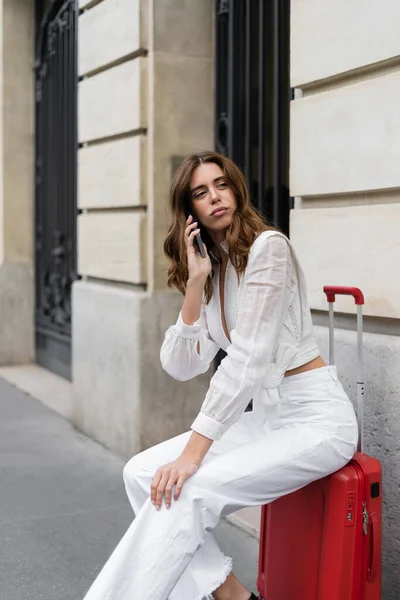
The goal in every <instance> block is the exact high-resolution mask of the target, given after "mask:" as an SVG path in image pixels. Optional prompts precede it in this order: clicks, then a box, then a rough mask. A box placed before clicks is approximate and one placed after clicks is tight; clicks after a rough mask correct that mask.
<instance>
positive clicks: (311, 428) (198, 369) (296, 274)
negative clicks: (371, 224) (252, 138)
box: [85, 152, 357, 600]
mask: <svg viewBox="0 0 400 600" xmlns="http://www.w3.org/2000/svg"><path fill="white" fill-rule="evenodd" d="M170 209H171V212H172V218H173V221H172V225H171V227H170V230H169V233H168V236H167V239H166V242H165V252H166V255H167V257H168V258H169V260H170V267H169V280H168V282H169V285H170V286H172V287H175V288H177V289H179V290H180V291H181V292H182V293H183V294H184V301H183V306H182V311H181V313H180V315H179V317H178V320H177V323H176V324H175V325H174V326H172V327H171V328H170V329H169V330H168V331H167V333H166V335H165V341H164V343H163V346H162V348H161V363H162V366H163V368H164V369H165V370H166V371H167V372H168V373H169V374H170V375H171V376H172V377H175V378H176V379H178V380H182V381H183V380H188V379H191V378H192V377H195V376H196V375H199V374H200V373H205V372H206V371H207V370H208V369H209V367H210V364H211V362H212V360H213V358H214V357H215V355H216V353H217V351H218V350H219V348H223V349H224V350H225V351H226V353H227V356H226V357H225V358H224V359H223V360H222V362H221V364H220V366H219V368H218V369H217V371H216V373H215V374H214V376H213V378H212V379H211V382H210V386H209V389H208V392H207V395H206V398H205V400H204V402H203V405H202V407H201V410H200V412H199V414H198V416H197V417H196V419H195V421H194V423H193V425H192V427H191V431H190V432H187V433H184V434H183V435H180V436H178V437H176V438H173V439H171V440H168V441H166V442H164V443H162V444H159V445H158V446H155V447H153V448H150V449H149V450H146V451H145V452H142V453H141V454H139V455H137V456H134V457H133V458H132V459H131V460H130V461H129V462H128V464H127V465H126V467H125V469H124V480H125V486H126V491H127V494H128V497H129V500H130V503H131V505H132V508H133V510H134V512H135V514H136V519H135V520H134V522H133V524H132V525H131V527H130V528H129V530H128V531H127V533H126V534H125V536H124V537H123V539H122V540H121V542H120V544H119V545H118V546H117V548H116V550H115V551H114V553H113V554H112V555H111V557H110V559H109V561H108V562H107V563H106V565H105V567H104V569H103V570H102V572H101V573H100V575H99V577H98V578H97V579H96V581H95V583H94V584H93V586H92V588H91V589H90V591H89V592H88V594H87V596H86V598H85V600H136V599H137V600H167V599H170V600H202V599H203V598H209V599H212V598H214V599H215V600H227V599H232V600H249V599H250V598H255V596H254V595H253V594H251V593H250V591H249V590H247V589H246V588H245V587H244V586H243V585H242V584H241V583H240V582H239V581H238V579H236V577H235V576H234V575H233V573H232V571H231V569H232V565H231V559H230V558H228V557H225V556H224V555H223V554H222V552H221V551H220V549H219V548H218V546H217V543H216V541H215V539H214V537H213V534H212V532H211V531H212V529H213V528H214V527H215V526H216V524H217V523H218V521H219V519H220V518H221V517H222V516H224V515H228V514H229V513H232V512H234V511H236V510H238V509H240V508H243V507H247V506H258V505H262V504H265V503H268V502H271V501H273V500H275V499H276V498H278V497H280V496H282V495H284V494H288V493H290V492H293V491H295V490H297V489H299V488H301V487H302V486H304V485H307V484H308V483H310V482H311V481H313V480H315V479H318V478H320V477H324V476H325V475H328V474H329V473H332V472H334V471H336V470H337V469H339V468H341V467H342V466H344V465H345V464H346V463H347V462H348V461H349V460H350V459H351V458H352V456H353V454H354V452H355V449H356V444H357V423H356V418H355V415H354V411H353V407H352V404H351V403H350V401H349V399H348V397H347V395H346V394H345V392H344V391H343V388H342V386H341V384H340V383H339V381H338V378H337V375H336V370H335V368H334V367H327V366H326V364H325V362H324V361H323V360H322V358H321V357H320V355H319V350H318V347H317V344H316V342H315V339H314V336H313V330H312V322H311V315H310V310H309V307H308V303H307V297H306V285H305V281H304V275H303V272H302V270H301V267H300V265H299V263H298V260H297V257H296V254H295V252H294V250H293V248H292V246H291V244H290V242H289V241H288V239H287V238H286V237H285V236H284V235H283V234H281V233H279V232H278V231H276V230H275V229H273V228H271V227H269V226H268V225H266V224H265V223H264V222H263V220H262V218H261V217H260V216H259V215H258V213H257V212H256V211H255V209H254V208H252V206H251V205H250V201H249V196H248V191H247V187H246V183H245V180H244V177H243V175H242V174H241V172H240V171H239V169H238V168H237V167H236V166H235V165H234V163H233V162H232V161H231V160H229V159H228V158H225V157H223V156H220V155H218V154H215V153H213V152H203V153H200V154H196V155H193V156H189V157H188V158H186V159H185V161H184V162H183V164H182V165H181V166H180V168H179V169H178V170H177V172H176V174H175V177H174V179H173V182H172V186H171V194H170ZM188 214H189V216H188ZM200 230H201V236H202V238H203V240H204V241H205V245H206V248H207V250H208V252H207V253H206V257H205V258H202V257H201V255H200V253H199V251H198V246H197V244H196V243H195V238H196V236H197V235H198V234H199V233H200ZM165 401H166V402H168V398H166V399H165ZM250 401H252V402H250Z"/></svg>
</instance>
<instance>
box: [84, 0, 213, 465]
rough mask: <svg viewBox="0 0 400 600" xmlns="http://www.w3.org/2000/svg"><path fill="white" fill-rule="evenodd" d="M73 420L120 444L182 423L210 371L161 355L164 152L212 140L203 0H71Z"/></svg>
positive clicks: (168, 305)
mask: <svg viewBox="0 0 400 600" xmlns="http://www.w3.org/2000/svg"><path fill="white" fill-rule="evenodd" d="M80 7H81V8H82V9H84V10H83V12H81V14H80V17H79V74H80V76H81V78H82V79H81V81H80V83H79V119H78V121H79V141H80V143H81V145H82V147H81V149H80V150H79V158H78V165H79V175H78V206H79V209H80V215H79V217H78V271H79V273H80V274H81V276H82V280H81V281H80V282H78V283H76V284H75V285H74V293H73V311H72V314H73V386H74V406H75V408H74V422H75V424H76V425H77V427H79V428H81V429H82V430H84V431H86V432H87V433H88V434H90V435H91V436H92V437H95V438H97V439H98V440H100V441H101V442H102V443H104V444H106V445H107V446H109V447H111V448H112V449H114V450H116V451H117V452H119V453H121V454H122V455H124V456H129V455H131V454H133V453H135V452H137V451H139V450H140V449H141V448H144V447H147V446H150V445H152V444H155V443H157V442H158V441H161V440H163V439H166V438H168V437H171V436H173V435H177V434H178V433H180V432H182V431H184V430H186V429H188V428H189V427H190V424H191V422H192V420H193V419H194V417H195V415H196V413H197V411H198V408H199V404H200V403H201V401H202V399H203V398H204V394H205V392H206V389H207V385H208V380H209V376H207V375H205V376H202V377H199V378H197V379H196V381H194V382H191V383H190V384H182V383H179V382H176V381H174V380H172V379H171V378H170V377H169V376H168V375H167V374H166V373H164V372H163V371H162V369H161V366H160V361H159V350H160V346H161V343H162V340H163V337H164V333H165V330H166V329H167V328H168V326H169V325H171V324H172V322H173V321H174V320H175V319H176V317H177V314H178V311H179V308H180V306H181V303H182V298H181V296H180V295H179V294H177V293H173V292H171V291H168V290H167V289H166V260H165V258H164V254H163V242H164V239H165V234H166V230H167V217H166V198H167V193H168V187H169V184H170V181H171V176H172V168H173V164H175V163H176V161H177V160H179V158H180V157H183V156H185V155H186V154H187V153H189V152H193V151H196V150H200V149H203V148H212V147H213V73H212V10H213V4H212V1H211V0H202V2H192V1H191V0H100V1H95V2H93V1H89V2H88V1H84V0H81V2H80Z"/></svg>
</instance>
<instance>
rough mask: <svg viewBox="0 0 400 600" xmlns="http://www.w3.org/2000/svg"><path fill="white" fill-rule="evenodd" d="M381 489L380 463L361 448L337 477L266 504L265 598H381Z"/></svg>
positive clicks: (261, 589)
mask: <svg viewBox="0 0 400 600" xmlns="http://www.w3.org/2000/svg"><path fill="white" fill-rule="evenodd" d="M381 491H382V470H381V465H380V463H379V461H378V460H376V459H375V458H371V457H370V456H367V455H366V454H360V453H357V454H356V455H355V456H354V459H353V460H352V461H351V462H350V463H349V464H348V465H346V466H345V467H343V469H340V471H337V472H336V473H333V475H330V476H329V477H325V478H324V479H320V480H319V481H315V482H314V483H312V484H310V485H308V486H306V487H305V488H302V489H301V490H299V491H297V492H294V493H293V494H289V495H287V496H284V497H282V498H279V499H278V500H276V501H275V502H272V503H271V504H267V505H266V506H264V507H263V509H262V520H261V535H260V558H259V574H258V581H257V589H258V591H259V594H260V597H261V598H263V599H265V600H294V599H296V600H380V599H381V554H382V552H381V547H382V530H381V517H382V502H381ZM373 496H375V497H373ZM364 502H365V503H366V504H365V508H366V511H367V513H368V522H367V523H365V525H364V522H365V521H366V516H364V515H366V513H365V511H364ZM364 527H366V533H365V530H364Z"/></svg>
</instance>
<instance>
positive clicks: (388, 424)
mask: <svg viewBox="0 0 400 600" xmlns="http://www.w3.org/2000/svg"><path fill="white" fill-rule="evenodd" d="M291 18H292V24H291V25H292V27H291V35H292V38H291V44H292V47H291V82H292V86H293V87H294V88H296V89H295V100H294V101H293V102H292V105H291V153H290V189H291V193H292V195H293V196H295V209H294V210H293V211H292V213H291V238H292V241H293V242H294V244H295V246H296V248H297V250H298V252H299V255H300V258H301V261H302V264H303V267H304V270H305V273H306V276H307V280H308V288H309V296H310V302H311V306H312V308H313V309H314V319H315V321H316V323H317V324H319V325H321V326H317V327H316V333H317V337H318V342H319V344H320V348H321V352H322V354H323V356H324V357H325V358H326V359H327V358H328V351H327V348H328V332H327V327H326V325H327V317H326V312H325V311H326V308H327V305H326V300H325V297H324V294H323V292H322V286H323V285H324V284H329V283H331V284H337V285H354V286H359V287H360V288H361V289H362V290H363V291H364V293H365V299H366V305H365V313H366V314H367V316H368V318H367V319H366V320H365V323H364V324H365V329H366V330H367V332H366V334H365V336H364V361H363V362H364V378H365V396H364V398H365V426H364V435H365V449H366V451H367V452H368V453H369V454H371V455H373V456H376V457H377V458H378V459H379V460H380V461H381V463H382V466H383V560H382V564H383V593H382V597H384V598H385V600H396V599H397V598H399V595H400V583H399V577H398V572H399V568H400V551H399V545H398V539H399V532H400V527H399V526H398V523H399V522H400V519H399V508H398V507H399V501H400V495H399V489H400V484H399V482H400V460H399V456H398V452H396V444H397V440H398V438H399V435H400V414H399V401H398V397H399V376H398V373H399V354H398V350H397V348H398V346H399V332H400V327H399V325H400V321H399V319H400V302H399V293H400V287H399V277H398V275H397V273H398V262H399V256H400V236H399V228H398V224H399V222H400V169H399V158H400V121H399V110H398V101H397V98H398V96H399V93H400V76H399V68H400V38H399V35H398V31H397V29H398V27H397V24H398V22H399V18H400V4H399V2H398V1H397V0H387V1H386V2H383V3H382V2H381V3H377V2H374V0H353V1H351V2H349V1H348V0H335V2H331V1H330V0H292V13H291ZM337 300H338V301H337V304H336V309H337V310H338V311H340V312H341V313H343V314H342V315H341V316H339V318H338V319H337V321H336V324H337V325H338V327H337V328H336V331H335V342H336V352H335V359H336V360H335V362H336V364H337V367H338V372H339V376H340V379H341V381H342V383H343V385H344V387H345V389H346V390H347V391H348V393H349V395H350V398H352V399H355V396H356V394H355V381H356V370H357V369H356V333H355V331H354V329H355V318H354V316H353V315H352V313H354V312H355V306H354V303H353V302H352V300H351V299H349V298H338V299H337ZM350 315H351V316H350Z"/></svg>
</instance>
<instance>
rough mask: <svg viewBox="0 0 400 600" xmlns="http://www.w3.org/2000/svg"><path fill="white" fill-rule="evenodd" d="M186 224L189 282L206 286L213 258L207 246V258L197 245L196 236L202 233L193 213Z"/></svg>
mask: <svg viewBox="0 0 400 600" xmlns="http://www.w3.org/2000/svg"><path fill="white" fill-rule="evenodd" d="M186 225H187V227H186V229H185V242H186V251H187V260H188V270H189V278H188V283H189V282H191V283H200V284H202V285H203V286H204V285H205V282H206V280H207V277H208V276H209V274H210V273H211V269H212V266H211V260H210V257H209V256H208V252H207V248H206V247H205V246H204V248H205V250H206V257H205V258H203V257H202V256H201V254H200V252H199V251H198V248H197V246H196V247H195V242H194V238H195V237H196V235H197V234H198V233H200V229H199V228H198V223H197V222H196V221H193V217H192V215H190V216H189V218H188V219H187V221H186Z"/></svg>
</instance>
